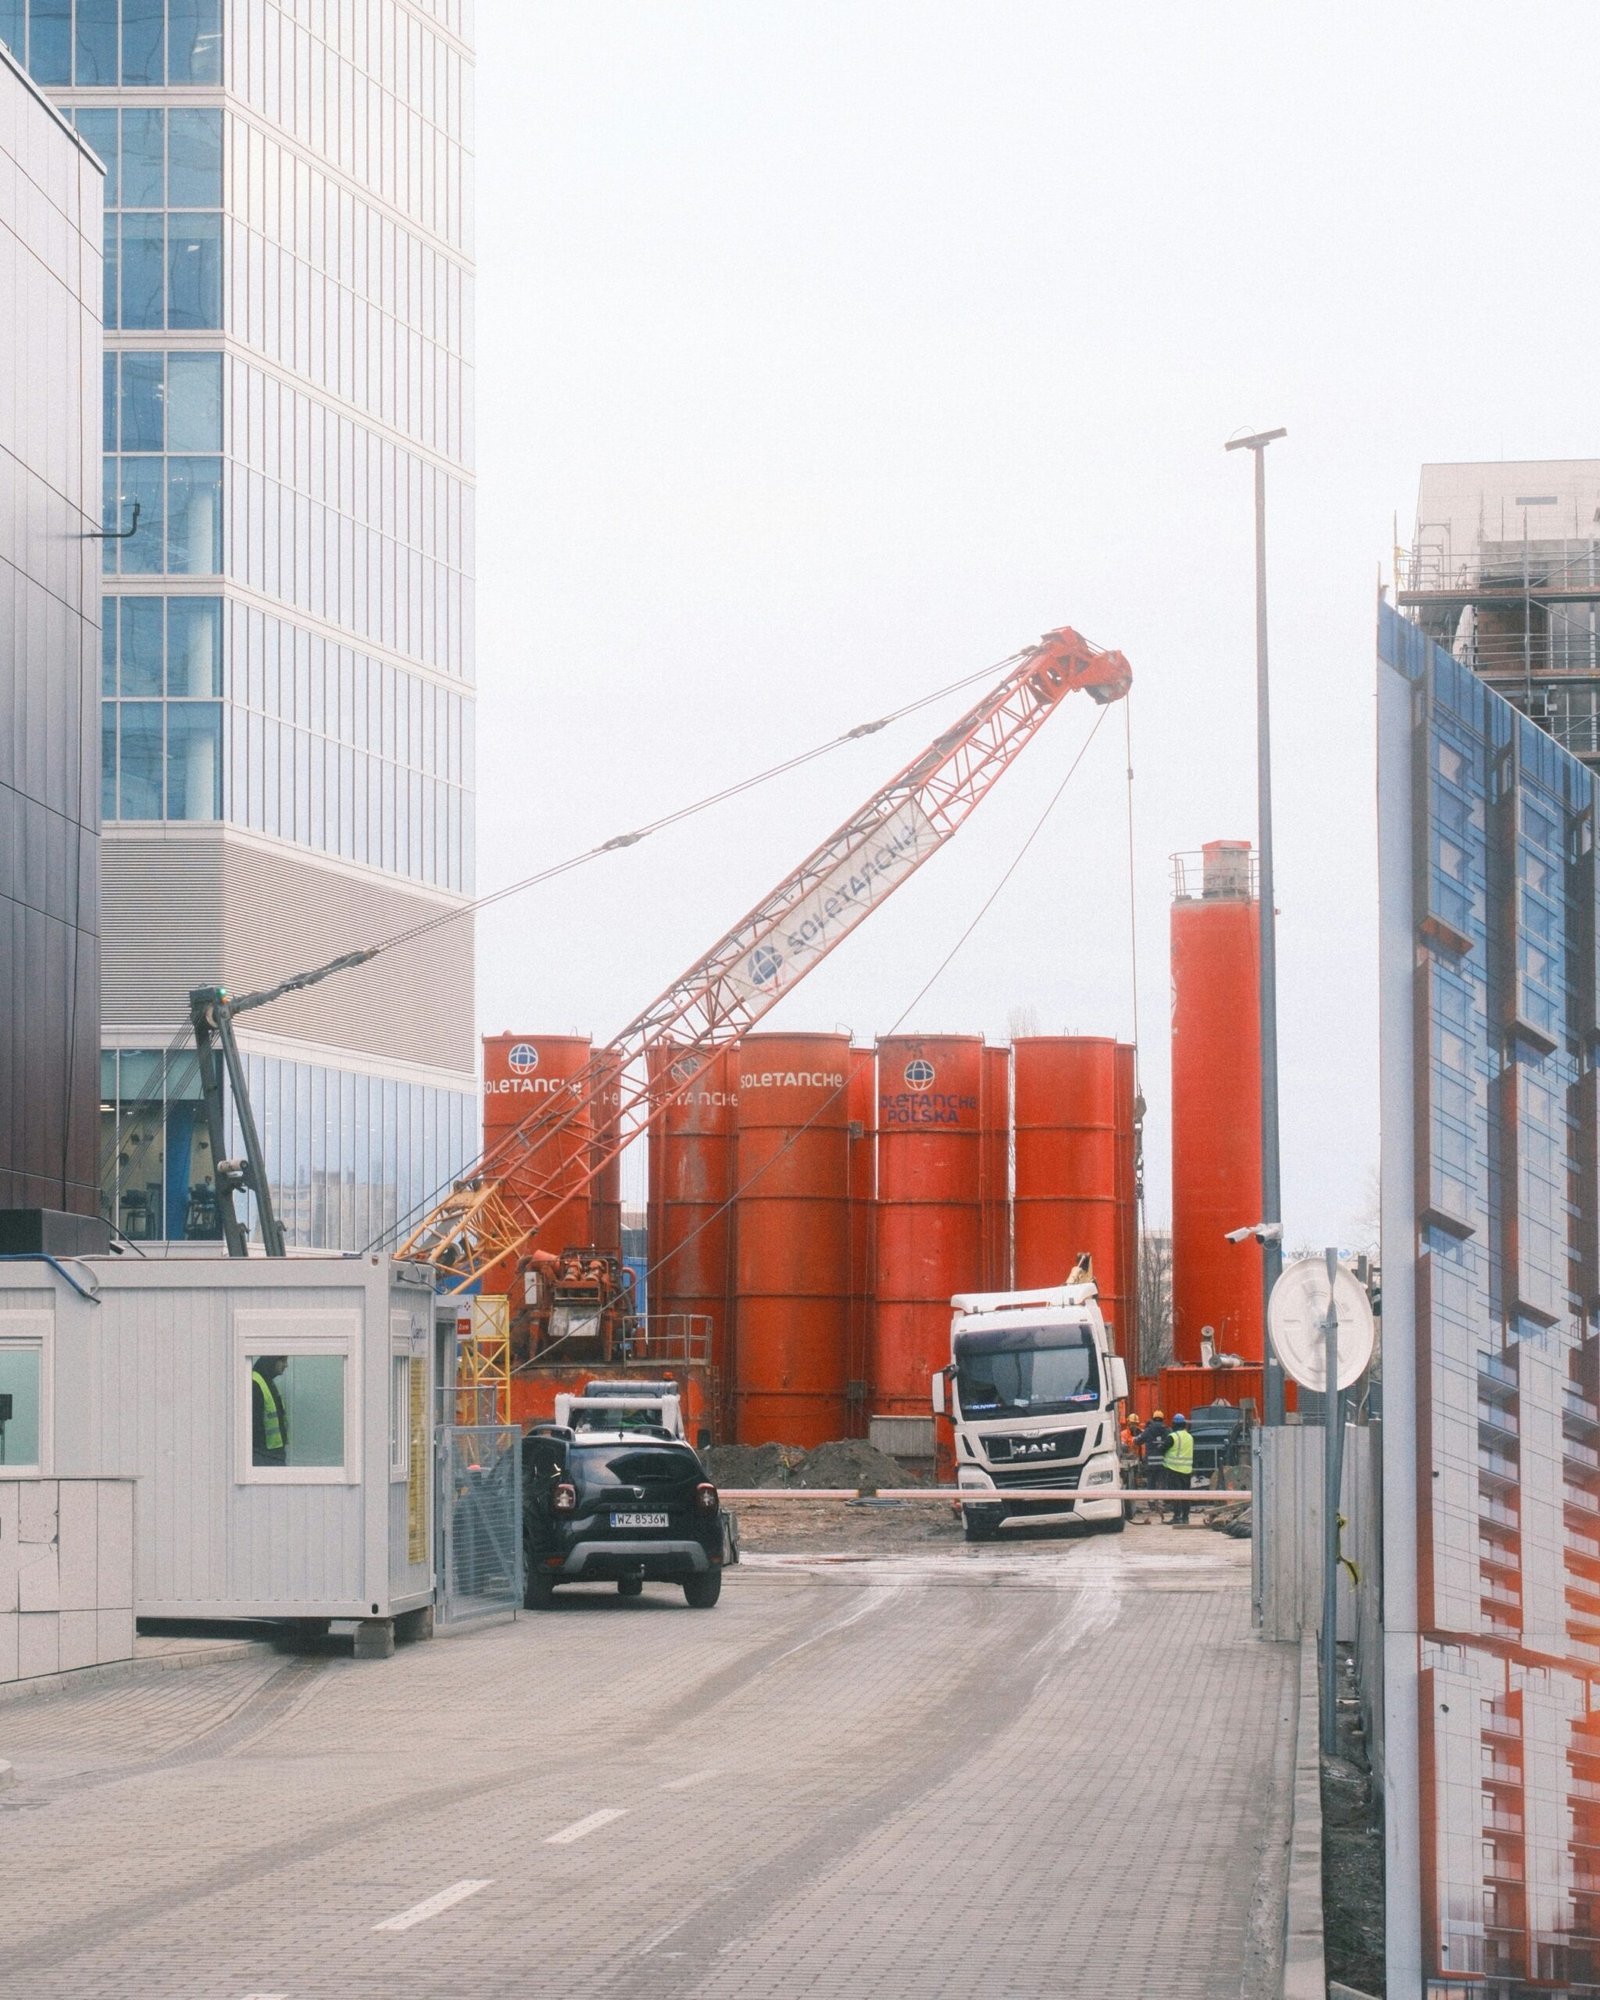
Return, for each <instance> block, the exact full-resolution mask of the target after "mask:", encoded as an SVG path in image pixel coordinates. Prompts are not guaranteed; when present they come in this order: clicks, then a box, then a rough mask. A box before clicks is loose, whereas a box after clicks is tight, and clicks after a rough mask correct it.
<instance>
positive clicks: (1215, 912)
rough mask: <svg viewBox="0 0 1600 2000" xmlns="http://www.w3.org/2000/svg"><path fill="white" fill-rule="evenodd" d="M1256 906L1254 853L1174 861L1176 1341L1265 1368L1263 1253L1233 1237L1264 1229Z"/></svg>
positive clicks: (1217, 852)
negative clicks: (1230, 1236)
mask: <svg viewBox="0 0 1600 2000" xmlns="http://www.w3.org/2000/svg"><path fill="white" fill-rule="evenodd" d="M1260 914H1261V912H1260V905H1259V904H1258V903H1257V901H1256V897H1255V893H1254V883H1253V880H1252V861H1251V853H1250V846H1249V843H1248V842H1247V841H1242V840H1214V841H1212V842H1210V844H1209V845H1208V846H1206V847H1205V848H1204V849H1202V851H1201V855H1200V858H1199V860H1198V862H1197V861H1196V859H1195V857H1194V856H1193V855H1180V856H1178V857H1177V858H1176V861H1175V871H1174V897H1173V904H1172V1336H1173V1353H1174V1359H1175V1360H1176V1361H1177V1362H1178V1363H1179V1364H1180V1365H1187V1366H1189V1367H1194V1366H1197V1365H1198V1363H1199V1361H1200V1331H1201V1328H1202V1327H1206V1326H1209V1327H1211V1328H1213V1329H1214V1332H1215V1338H1216V1344H1217V1347H1218V1349H1219V1350H1220V1351H1221V1352H1223V1353H1229V1354H1237V1355H1239V1356H1240V1357H1241V1358H1242V1359H1243V1360H1244V1361H1245V1362H1247V1363H1255V1364H1259V1363H1260V1362H1261V1360H1262V1296H1261V1294H1262V1268H1261V1250H1260V1247H1259V1245H1257V1244H1256V1243H1255V1242H1254V1241H1251V1242H1248V1243H1229V1242H1227V1241H1226V1234H1227V1232H1228V1231H1229V1230H1230V1229H1240V1228H1243V1227H1245V1226H1247V1225H1249V1224H1251V1223H1254V1222H1259V1221H1260V1220H1261V1003H1260V986H1259V977H1260V971H1259V964H1260V961H1259V951H1260V930H1259V924H1260Z"/></svg>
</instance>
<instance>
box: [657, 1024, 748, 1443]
mask: <svg viewBox="0 0 1600 2000" xmlns="http://www.w3.org/2000/svg"><path fill="white" fill-rule="evenodd" d="M686 1067H687V1066H686V1065H685V1064H684V1063H683V1059H682V1057H681V1056H679V1055H678V1054H676V1053H675V1052H674V1051H673V1050H671V1049H667V1050H658V1051H656V1052H655V1053H654V1054H653V1055H652V1057H651V1064H650V1084H651V1092H652V1101H653V1102H659V1101H660V1100H661V1098H662V1097H664V1098H665V1100H666V1109H665V1110H664V1111H663V1112H662V1114H661V1116H660V1118H659V1119H658V1120H657V1121H656V1123H655V1124H654V1125H653V1126H652V1127H651V1130H650V1203H649V1211H648V1218H647V1224H648V1229H649V1259H650V1301H651V1304H650V1310H651V1314H652V1316H653V1317H655V1318H657V1319H661V1318H663V1317H664V1316H666V1315H670V1314H679V1313H681V1314H688V1315H694V1316H695V1317H698V1318H705V1319H709V1320H710V1322H711V1372H712V1383H713V1388H712V1402H713V1406H714V1410H715V1418H714V1421H715V1425H716V1435H717V1436H718V1438H725V1437H728V1436H729V1435H730V1434H731V1431H730V1427H729V1417H730V1411H729V1407H728V1404H729V1392H730V1388H731V1373H730V1371H731V1362H732V1350H731V1342H730V1340H729V1284H730V1279H731V1276H732V1273H731V1270H730V1267H729V1259H730V1255H731V1252H732V1247H733V1207H732V1201H731V1197H732V1194H733V1150H734V1135H733V1126H734V1111H735V1107H736V1106H737V1104H738V1101H739V1100H738V1090H737V1087H736V1086H737V1069H738V1050H737V1048H735V1047H732V1046H730V1047H727V1048H724V1049H722V1050H720V1051H719V1052H718V1053H717V1054H716V1055H715V1056H714V1057H713V1058H712V1060H711V1061H710V1063H709V1064H708V1065H707V1066H706V1067H705V1068H704V1069H703V1070H701V1071H700V1073H699V1075H698V1076H693V1077H691V1078H688V1079H685V1078H684V1077H683V1076H682V1075H681V1074H678V1073H677V1072H680V1071H682V1070H683V1069H684V1068H686ZM686 1330H687V1329H686ZM674 1331H675V1329H674V1328H673V1327H672V1326H670V1325H664V1326H663V1327H662V1328H661V1332H662V1334H663V1336H664V1337H665V1338H666V1339H667V1340H668V1342H669V1343H670V1342H671V1340H672V1336H673V1333H674Z"/></svg>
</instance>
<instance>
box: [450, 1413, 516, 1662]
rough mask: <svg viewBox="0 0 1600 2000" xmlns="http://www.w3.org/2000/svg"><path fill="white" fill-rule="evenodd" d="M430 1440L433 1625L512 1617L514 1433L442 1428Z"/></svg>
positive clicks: (509, 1427) (506, 1427) (502, 1427)
mask: <svg viewBox="0 0 1600 2000" xmlns="http://www.w3.org/2000/svg"><path fill="white" fill-rule="evenodd" d="M438 1438H439V1446H438V1451H439V1477H438V1480H437V1482H436V1483H435V1488H434V1490H435V1492H436V1493H437V1494H438V1496H439V1510H440V1519H439V1553H440V1565H439V1594H438V1610H437V1616H438V1619H439V1622H440V1623H441V1624H443V1625H463V1624H466V1623H468V1622H470V1621H472V1620H474V1619H479V1618H498V1617H504V1616H506V1615H507V1614H513V1615H514V1614H515V1613H516V1611H517V1610H518V1609H519V1608H520V1607H521V1604H522V1448H521V1447H522V1432H521V1429H520V1427H519V1426H518V1425H516V1424H444V1425H441V1426H440V1429H439V1433H438Z"/></svg>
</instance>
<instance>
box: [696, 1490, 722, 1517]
mask: <svg viewBox="0 0 1600 2000" xmlns="http://www.w3.org/2000/svg"><path fill="white" fill-rule="evenodd" d="M694 1504H695V1505H696V1506H697V1507H698V1508H699V1509H700V1511H701V1513H702V1514H710V1513H712V1512H714V1510H715V1508H716V1505H717V1489H716V1488H715V1487H714V1486H709V1485H705V1484H702V1485H699V1486H697V1487H696V1488H695V1489H694Z"/></svg>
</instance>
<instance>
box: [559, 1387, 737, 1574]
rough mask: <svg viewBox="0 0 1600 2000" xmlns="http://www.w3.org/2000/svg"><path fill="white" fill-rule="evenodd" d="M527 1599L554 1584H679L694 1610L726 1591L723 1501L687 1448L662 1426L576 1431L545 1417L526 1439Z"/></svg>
mask: <svg viewBox="0 0 1600 2000" xmlns="http://www.w3.org/2000/svg"><path fill="white" fill-rule="evenodd" d="M522 1551H523V1562H524V1567H525V1571H526V1575H527V1583H526V1586H525V1588H524V1591H523V1602H524V1604H526V1605H527V1607H528V1609H529V1610H530V1611H535V1610H538V1609H540V1608H542V1607H543V1606H545V1605H547V1604H548V1603H549V1602H550V1595H551V1592H552V1591H553V1590H554V1589H555V1587H556V1585H557V1584H558V1583H612V1582H614V1583H615V1584H616V1586H617V1591H618V1594H619V1595H620V1596H622V1597H637V1596H638V1595H639V1593H640V1592H641V1591H642V1590H643V1589H644V1586H645V1584H646V1583H681V1584H682V1585H683V1594H684V1596H685V1597H686V1598H687V1599H688V1600H689V1603H690V1604H691V1605H692V1606H693V1608H694V1609H695V1610H696V1611H709V1610H710V1609H711V1607H712V1605H713V1604H715V1603H716V1601H717V1599H718V1597H719V1596H720V1595H721V1594H722V1564H723V1560H724V1538H723V1520H722V1502H721V1500H720V1498H719V1497H718V1494H717V1489H716V1487H715V1486H713V1485H712V1484H711V1482H710V1480H709V1479H707V1478H706V1474H705V1467H704V1466H703V1465H702V1464H701V1463H700V1460H699V1458H698V1457H697V1456H696V1454H695V1452H694V1450H693V1449H692V1447H691V1446H689V1445H688V1444H686V1443H685V1442H684V1440H683V1439H682V1438H677V1437H674V1436H673V1435H672V1433H671V1432H670V1431H666V1430H658V1429H654V1428H651V1429H644V1430H628V1431H581V1432H573V1431H570V1430H567V1429H565V1428H564V1427H563V1426H561V1425H557V1424H540V1425H536V1426H535V1428H534V1429H533V1430H531V1431H529V1433H528V1434H527V1436H526V1437H525V1438H524V1439H523V1440H522Z"/></svg>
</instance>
